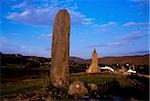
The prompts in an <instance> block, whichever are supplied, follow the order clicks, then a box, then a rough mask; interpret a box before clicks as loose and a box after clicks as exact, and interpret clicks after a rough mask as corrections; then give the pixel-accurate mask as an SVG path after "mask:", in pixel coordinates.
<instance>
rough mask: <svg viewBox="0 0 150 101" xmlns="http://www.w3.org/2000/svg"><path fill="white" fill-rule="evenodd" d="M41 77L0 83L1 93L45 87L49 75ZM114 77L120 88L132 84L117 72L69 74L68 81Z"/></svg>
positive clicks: (101, 80)
mask: <svg viewBox="0 0 150 101" xmlns="http://www.w3.org/2000/svg"><path fill="white" fill-rule="evenodd" d="M41 75H42V78H37V79H29V80H26V81H17V82H8V83H3V84H1V85H0V86H1V95H7V94H20V93H25V92H28V91H29V92H30V91H32V90H36V89H39V88H46V87H48V86H49V84H50V81H49V76H48V75H45V74H43V73H42V74H41ZM114 78H115V79H116V80H117V81H118V82H119V85H120V87H121V88H125V87H129V86H132V84H131V83H130V82H129V80H128V79H127V78H125V77H124V76H122V75H119V74H113V73H100V74H96V75H86V74H81V75H74V76H70V79H69V82H70V83H72V82H73V81H76V80H81V81H83V82H84V83H95V84H97V85H104V84H106V83H108V82H112V81H113V80H114Z"/></svg>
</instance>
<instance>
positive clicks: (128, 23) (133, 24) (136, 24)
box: [123, 21, 149, 26]
mask: <svg viewBox="0 0 150 101" xmlns="http://www.w3.org/2000/svg"><path fill="white" fill-rule="evenodd" d="M148 24H149V22H132V21H131V22H127V23H125V24H123V26H139V25H148Z"/></svg>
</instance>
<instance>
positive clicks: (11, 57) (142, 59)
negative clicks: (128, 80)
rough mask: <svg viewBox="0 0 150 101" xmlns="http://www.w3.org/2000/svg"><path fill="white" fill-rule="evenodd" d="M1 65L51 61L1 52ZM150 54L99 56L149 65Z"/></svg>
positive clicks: (102, 61)
mask: <svg viewBox="0 0 150 101" xmlns="http://www.w3.org/2000/svg"><path fill="white" fill-rule="evenodd" d="M0 57H1V65H6V64H20V63H22V64H26V63H41V62H50V61H51V59H50V58H43V57H36V56H22V55H20V54H3V53H0ZM149 57H150V54H146V55H135V56H119V57H115V56H113V57H103V58H99V59H98V62H99V64H107V65H111V64H126V63H129V64H135V65H149ZM70 62H74V63H79V64H91V59H87V60H85V59H82V58H79V57H70Z"/></svg>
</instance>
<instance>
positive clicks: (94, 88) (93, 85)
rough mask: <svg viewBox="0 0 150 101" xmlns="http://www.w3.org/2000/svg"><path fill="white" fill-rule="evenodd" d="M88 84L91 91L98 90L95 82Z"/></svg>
mask: <svg viewBox="0 0 150 101" xmlns="http://www.w3.org/2000/svg"><path fill="white" fill-rule="evenodd" d="M87 86H88V87H89V88H90V90H91V91H93V92H95V91H98V86H97V85H96V84H94V83H88V84H87Z"/></svg>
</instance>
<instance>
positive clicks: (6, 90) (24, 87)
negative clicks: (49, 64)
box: [0, 75, 49, 95]
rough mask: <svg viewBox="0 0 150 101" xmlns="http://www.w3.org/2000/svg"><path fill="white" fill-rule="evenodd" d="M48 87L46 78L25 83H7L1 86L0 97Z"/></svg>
mask: <svg viewBox="0 0 150 101" xmlns="http://www.w3.org/2000/svg"><path fill="white" fill-rule="evenodd" d="M48 85H49V78H48V76H45V75H43V77H42V78H38V79H32V80H27V81H17V82H7V83H3V84H1V85H0V86H1V95H8V94H21V93H25V92H30V91H33V90H36V89H39V88H45V87H47V86H48Z"/></svg>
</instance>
